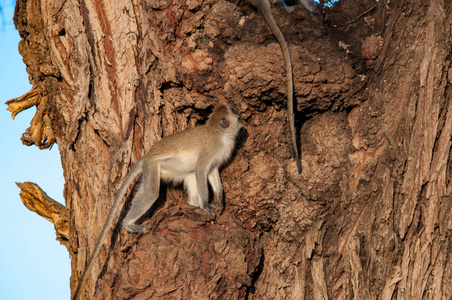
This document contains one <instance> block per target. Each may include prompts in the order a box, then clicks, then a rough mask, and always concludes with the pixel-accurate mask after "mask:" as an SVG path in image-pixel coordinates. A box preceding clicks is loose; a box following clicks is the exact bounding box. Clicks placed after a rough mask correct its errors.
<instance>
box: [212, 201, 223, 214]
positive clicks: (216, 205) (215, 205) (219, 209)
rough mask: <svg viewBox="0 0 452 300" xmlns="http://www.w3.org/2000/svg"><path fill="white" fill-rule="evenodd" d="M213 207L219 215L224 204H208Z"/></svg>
mask: <svg viewBox="0 0 452 300" xmlns="http://www.w3.org/2000/svg"><path fill="white" fill-rule="evenodd" d="M210 206H211V207H212V208H213V209H215V210H216V211H218V214H220V215H221V213H222V212H223V210H224V205H222V204H211V205H210Z"/></svg>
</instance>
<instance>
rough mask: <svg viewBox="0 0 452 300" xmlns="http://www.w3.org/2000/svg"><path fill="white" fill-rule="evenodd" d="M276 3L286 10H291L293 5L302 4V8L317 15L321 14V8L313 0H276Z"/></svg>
mask: <svg viewBox="0 0 452 300" xmlns="http://www.w3.org/2000/svg"><path fill="white" fill-rule="evenodd" d="M276 3H278V4H281V5H283V6H284V7H286V8H291V7H293V6H295V5H298V4H303V6H304V7H305V8H306V9H307V10H309V11H310V12H312V13H315V14H318V15H321V14H322V7H321V6H320V4H319V3H317V2H315V1H314V0H278V1H277V2H276Z"/></svg>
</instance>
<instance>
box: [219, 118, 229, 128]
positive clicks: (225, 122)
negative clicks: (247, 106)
mask: <svg viewBox="0 0 452 300" xmlns="http://www.w3.org/2000/svg"><path fill="white" fill-rule="evenodd" d="M229 125H230V123H229V120H228V119H226V118H221V119H220V126H221V127H223V128H228V127H229Z"/></svg>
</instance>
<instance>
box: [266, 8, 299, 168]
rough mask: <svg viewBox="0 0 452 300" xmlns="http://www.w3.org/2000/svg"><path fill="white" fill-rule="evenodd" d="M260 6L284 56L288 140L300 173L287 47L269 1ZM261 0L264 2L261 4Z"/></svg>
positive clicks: (290, 64)
mask: <svg viewBox="0 0 452 300" xmlns="http://www.w3.org/2000/svg"><path fill="white" fill-rule="evenodd" d="M260 2H261V5H265V7H264V6H261V7H260V9H261V11H262V14H263V15H264V18H265V21H267V24H268V26H270V29H271V31H272V33H273V35H274V36H275V37H276V39H277V40H278V43H279V46H280V47H281V50H282V53H283V57H284V64H285V66H286V78H287V79H286V80H287V119H288V121H289V132H290V140H291V144H292V157H293V158H294V159H295V161H296V162H297V168H298V173H301V157H300V153H299V152H298V147H297V139H296V134H295V120H294V106H293V104H294V99H293V73H292V60H291V58H290V53H289V48H288V47H287V42H286V39H285V38H284V35H283V34H282V32H281V30H280V29H279V26H278V24H276V22H275V19H274V18H273V15H272V13H271V10H270V3H269V1H268V0H267V1H260ZM262 2H265V4H262Z"/></svg>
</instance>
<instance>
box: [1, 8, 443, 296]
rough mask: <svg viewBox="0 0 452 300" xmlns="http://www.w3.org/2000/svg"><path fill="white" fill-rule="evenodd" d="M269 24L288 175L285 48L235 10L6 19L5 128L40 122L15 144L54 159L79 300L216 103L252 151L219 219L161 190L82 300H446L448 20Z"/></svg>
mask: <svg viewBox="0 0 452 300" xmlns="http://www.w3.org/2000/svg"><path fill="white" fill-rule="evenodd" d="M273 12H274V15H275V18H276V20H277V22H278V23H279V24H280V26H281V28H282V31H283V33H284V34H285V36H286V39H287V40H288V43H289V48H290V51H291V55H292V60H293V67H294V78H295V96H296V99H297V110H298V113H297V120H298V122H297V127H298V128H299V129H300V131H299V135H300V140H301V149H302V163H303V172H302V174H300V175H299V174H298V173H297V168H296V165H295V162H294V161H293V160H292V159H291V158H290V147H289V140H288V137H287V131H288V129H287V124H286V110H285V96H286V91H285V76H284V66H283V61H282V55H281V52H280V49H279V45H278V44H277V43H276V40H275V39H274V37H273V36H272V34H271V32H270V31H269V29H268V28H267V25H266V24H265V22H264V20H263V18H262V16H261V15H260V14H259V13H258V12H257V11H256V10H255V9H254V8H252V7H250V6H249V5H248V4H247V3H246V1H241V2H240V1H238V0H231V1H226V0H159V1H155V0H148V1H140V0H134V1H127V0H119V1H104V0H80V1H73V0H67V1H46V0H18V2H17V7H16V13H15V18H14V21H15V24H16V26H17V28H18V29H19V32H20V34H21V36H22V38H23V39H22V41H21V42H20V45H19V49H20V52H21V54H22V55H23V57H24V61H25V63H26V64H27V66H28V68H27V70H28V73H29V74H30V81H31V83H32V84H33V86H34V90H33V91H31V92H30V94H29V95H25V97H23V98H20V99H16V100H15V101H13V102H10V104H11V105H12V107H11V110H12V111H13V113H14V112H15V113H17V112H18V111H20V110H21V109H23V108H25V107H28V106H30V105H37V107H38V109H37V112H36V116H35V118H34V119H33V120H32V124H31V127H30V129H29V130H27V132H26V133H25V134H24V136H23V140H24V142H25V143H27V144H36V145H37V146H40V147H48V146H50V145H51V144H52V142H53V141H54V140H56V142H57V143H58V145H59V149H60V153H61V159H62V164H63V169H64V176H65V181H66V185H65V192H64V195H65V199H66V210H67V211H66V212H62V215H64V216H65V218H66V214H67V222H68V224H69V233H68V235H67V233H66V235H63V234H61V233H60V236H65V238H66V239H67V238H68V239H69V241H68V243H67V241H66V244H67V247H68V251H69V252H70V255H71V257H72V277H71V287H72V289H73V290H74V289H75V287H76V285H77V281H78V279H79V277H80V274H81V272H82V271H83V268H84V266H85V263H86V260H87V259H88V258H89V256H90V253H91V251H92V248H93V246H94V244H95V242H96V240H97V236H98V233H99V232H100V228H101V227H102V225H103V222H104V219H105V217H106V214H107V212H108V209H109V207H110V204H111V199H112V198H113V196H114V194H115V192H116V190H117V189H118V188H119V185H120V184H121V182H122V179H123V178H124V176H125V175H126V174H127V171H128V170H129V169H130V167H131V165H133V164H134V163H135V162H136V161H137V160H138V159H139V158H141V157H142V155H143V154H144V153H145V152H146V150H148V149H149V148H150V147H151V145H152V144H153V143H154V142H155V141H157V140H158V139H160V138H161V137H162V136H165V135H168V134H170V133H172V132H175V131H179V130H182V129H184V128H186V127H189V126H193V125H195V124H197V123H199V122H203V121H205V119H206V116H207V115H208V113H209V112H210V111H211V110H212V107H213V106H214V105H215V104H217V103H229V104H231V105H232V106H233V107H234V108H235V109H236V110H238V111H239V112H240V113H241V114H242V116H243V117H244V120H245V126H246V128H247V130H248V133H249V137H248V139H247V141H246V142H245V143H244V145H243V146H242V148H241V149H239V150H238V151H237V154H236V157H235V158H234V160H233V161H232V162H231V163H230V164H229V165H228V166H226V167H225V168H224V170H223V171H222V178H223V182H224V187H225V197H226V205H227V206H226V211H225V212H224V214H223V215H221V217H219V218H218V219H217V220H212V219H210V218H209V217H208V216H207V215H206V214H205V213H203V212H202V211H200V210H197V209H193V208H190V207H189V206H188V205H187V204H185V202H184V201H185V200H184V197H185V196H184V194H183V193H182V192H181V191H180V190H174V189H168V190H167V191H166V192H165V193H162V197H161V198H162V200H165V201H162V202H161V204H160V207H159V208H158V209H156V210H154V213H152V214H150V216H149V218H148V219H147V221H146V222H145V224H146V225H147V226H148V227H149V228H151V232H150V233H149V234H146V235H134V234H128V233H126V232H125V230H124V229H121V228H120V226H117V227H116V228H115V231H114V232H112V236H111V239H108V242H105V245H104V249H103V250H102V252H101V255H100V257H99V259H98V261H97V262H96V265H95V267H94V270H93V272H92V274H91V276H90V278H89V284H88V289H87V290H86V291H85V294H84V296H85V298H86V299H88V298H93V299H161V298H163V299H173V298H177V299H210V298H212V299H245V298H248V299H451V297H452V259H451V258H450V253H451V248H452V244H451V239H450V237H451V232H452V221H451V219H452V218H451V217H450V216H451V215H452V200H451V192H452V184H451V172H452V164H451V154H452V148H451V135H452V101H451V93H452V89H451V83H452V71H451V68H450V64H451V28H452V2H450V1H446V0H431V1H423V0H393V1H390V2H389V1H387V2H385V1H379V2H374V1H372V0H364V1H361V0H340V1H339V2H338V3H337V4H336V5H335V7H333V8H332V9H327V10H326V15H325V19H322V18H320V17H317V16H313V15H310V14H309V13H308V12H307V11H306V10H304V9H303V8H302V7H299V8H297V9H296V10H295V11H294V12H292V13H290V14H289V13H287V12H285V11H284V10H282V9H281V8H278V7H276V8H274V9H273ZM27 101H28V102H27ZM14 105H15V106H14ZM13 106H14V107H13ZM29 198H30V199H34V198H36V197H29ZM38 198H39V197H38ZM129 202H130V199H129ZM44 203H46V202H44ZM163 203H165V204H164V205H163ZM30 207H33V205H30ZM124 213H125V212H122V214H123V215H124ZM44 215H46V214H44ZM57 230H58V228H57ZM98 274H100V276H99V277H98V276H97V275H98ZM95 287H97V289H96V290H97V292H96V294H95V295H94V296H90V295H92V293H93V291H94V289H95Z"/></svg>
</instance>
